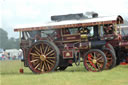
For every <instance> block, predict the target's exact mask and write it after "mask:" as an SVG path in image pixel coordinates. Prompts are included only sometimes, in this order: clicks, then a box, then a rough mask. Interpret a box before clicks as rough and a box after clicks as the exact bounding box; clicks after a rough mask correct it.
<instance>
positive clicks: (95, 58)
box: [84, 51, 105, 72]
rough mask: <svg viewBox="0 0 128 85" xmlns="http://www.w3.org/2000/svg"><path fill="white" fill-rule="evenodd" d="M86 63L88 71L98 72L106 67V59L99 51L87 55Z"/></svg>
mask: <svg viewBox="0 0 128 85" xmlns="http://www.w3.org/2000/svg"><path fill="white" fill-rule="evenodd" d="M84 65H85V67H86V69H87V70H88V71H92V72H97V71H101V70H103V69H104V65H105V59H104V55H102V54H101V53H100V52H98V51H92V52H89V53H88V54H87V56H85V60H84Z"/></svg>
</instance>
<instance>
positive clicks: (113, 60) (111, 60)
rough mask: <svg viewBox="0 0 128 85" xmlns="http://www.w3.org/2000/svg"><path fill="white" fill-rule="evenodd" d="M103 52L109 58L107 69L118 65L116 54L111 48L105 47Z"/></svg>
mask: <svg viewBox="0 0 128 85" xmlns="http://www.w3.org/2000/svg"><path fill="white" fill-rule="evenodd" d="M103 52H104V53H105V55H106V58H107V64H106V68H105V69H112V68H113V67H114V66H115V65H116V56H115V54H114V53H113V51H112V50H110V49H107V48H106V49H104V50H103Z"/></svg>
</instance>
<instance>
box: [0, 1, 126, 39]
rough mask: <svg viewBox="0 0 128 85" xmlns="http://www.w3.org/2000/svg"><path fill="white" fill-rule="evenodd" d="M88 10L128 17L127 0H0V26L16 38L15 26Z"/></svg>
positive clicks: (42, 21)
mask: <svg viewBox="0 0 128 85" xmlns="http://www.w3.org/2000/svg"><path fill="white" fill-rule="evenodd" d="M88 11H89V12H91V11H94V12H97V13H99V16H112V15H122V16H123V17H124V18H126V19H128V0H0V27H2V28H3V29H4V30H6V31H7V32H8V36H9V37H15V38H18V37H19V35H18V33H14V31H13V29H14V28H15V27H17V26H21V25H28V26H31V25H35V24H43V23H46V22H49V21H50V16H52V15H59V14H60V15H61V14H70V13H85V12H88Z"/></svg>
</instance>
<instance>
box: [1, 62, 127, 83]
mask: <svg viewBox="0 0 128 85" xmlns="http://www.w3.org/2000/svg"><path fill="white" fill-rule="evenodd" d="M82 64H83V63H81V65H80V66H79V67H76V66H75V65H74V66H73V67H69V68H67V69H66V70H65V71H61V72H60V71H57V72H52V73H47V74H33V73H32V72H31V71H30V70H29V69H28V68H25V67H24V71H25V72H24V74H20V73H19V68H21V67H23V63H21V62H20V61H0V74H1V75H0V85H128V65H126V66H117V67H115V68H113V69H112V70H105V71H102V72H95V73H93V72H87V71H86V70H85V68H84V66H83V65H82Z"/></svg>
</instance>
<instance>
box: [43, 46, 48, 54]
mask: <svg viewBox="0 0 128 85" xmlns="http://www.w3.org/2000/svg"><path fill="white" fill-rule="evenodd" d="M47 49H48V46H47V47H46V48H45V50H44V54H45V53H46V52H47Z"/></svg>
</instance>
